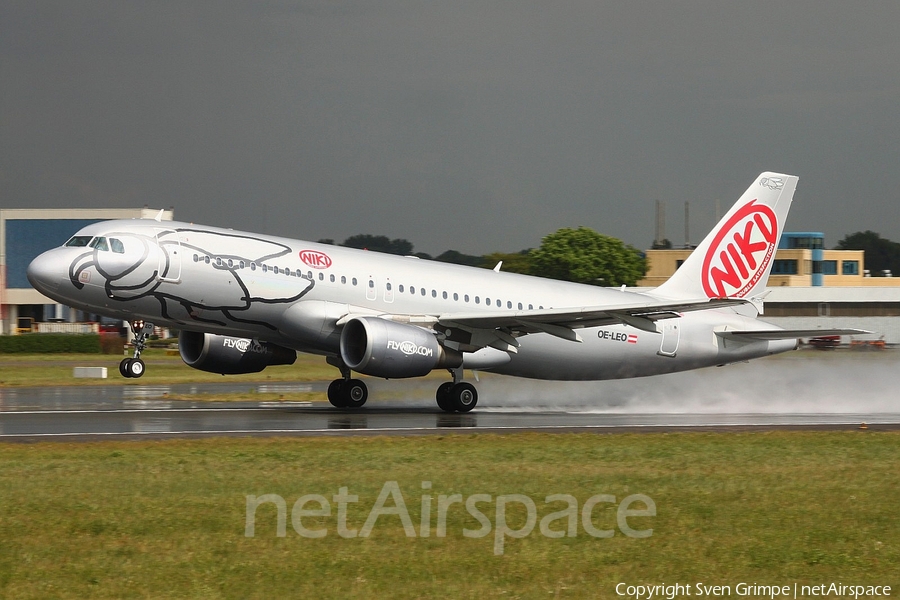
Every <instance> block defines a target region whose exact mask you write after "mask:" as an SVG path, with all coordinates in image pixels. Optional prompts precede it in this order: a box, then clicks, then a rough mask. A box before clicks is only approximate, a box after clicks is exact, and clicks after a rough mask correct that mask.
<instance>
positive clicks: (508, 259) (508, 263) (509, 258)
mask: <svg viewBox="0 0 900 600" xmlns="http://www.w3.org/2000/svg"><path fill="white" fill-rule="evenodd" d="M500 261H503V266H502V267H500V270H501V271H505V272H507V273H523V274H525V275H531V272H532V268H533V266H534V265H532V259H531V250H522V251H521V252H512V253H510V252H494V253H492V254H485V255H484V256H483V257H481V264H480V265H479V266H482V267H484V268H486V269H493V268H494V267H496V266H497V263H498V262H500Z"/></svg>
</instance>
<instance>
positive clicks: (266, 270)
mask: <svg viewBox="0 0 900 600" xmlns="http://www.w3.org/2000/svg"><path fill="white" fill-rule="evenodd" d="M268 272H269V265H263V273H268Z"/></svg>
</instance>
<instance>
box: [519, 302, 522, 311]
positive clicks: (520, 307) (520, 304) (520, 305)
mask: <svg viewBox="0 0 900 600" xmlns="http://www.w3.org/2000/svg"><path fill="white" fill-rule="evenodd" d="M519 310H522V303H521V302H519Z"/></svg>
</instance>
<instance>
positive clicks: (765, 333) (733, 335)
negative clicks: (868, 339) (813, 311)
mask: <svg viewBox="0 0 900 600" xmlns="http://www.w3.org/2000/svg"><path fill="white" fill-rule="evenodd" d="M870 333H872V332H871V331H866V330H865V329H764V330H759V331H717V332H716V335H717V336H719V337H721V338H726V339H732V340H741V341H748V342H749V341H753V340H794V339H799V338H814V337H823V336H829V335H865V334H870Z"/></svg>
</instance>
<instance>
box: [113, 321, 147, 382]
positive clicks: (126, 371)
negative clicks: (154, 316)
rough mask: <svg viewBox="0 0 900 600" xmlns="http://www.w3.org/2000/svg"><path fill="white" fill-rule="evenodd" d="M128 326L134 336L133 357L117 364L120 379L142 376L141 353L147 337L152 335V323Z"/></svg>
mask: <svg viewBox="0 0 900 600" xmlns="http://www.w3.org/2000/svg"><path fill="white" fill-rule="evenodd" d="M129 325H130V326H131V331H132V333H133V334H134V357H133V358H124V359H122V362H120V363H119V373H120V374H121V375H122V377H128V378H138V377H140V376H141V375H143V374H144V370H145V369H144V361H142V360H141V352H143V351H144V348H145V347H146V343H147V337H149V336H150V334H151V333H153V323H145V322H144V321H132V322H131V323H129Z"/></svg>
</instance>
